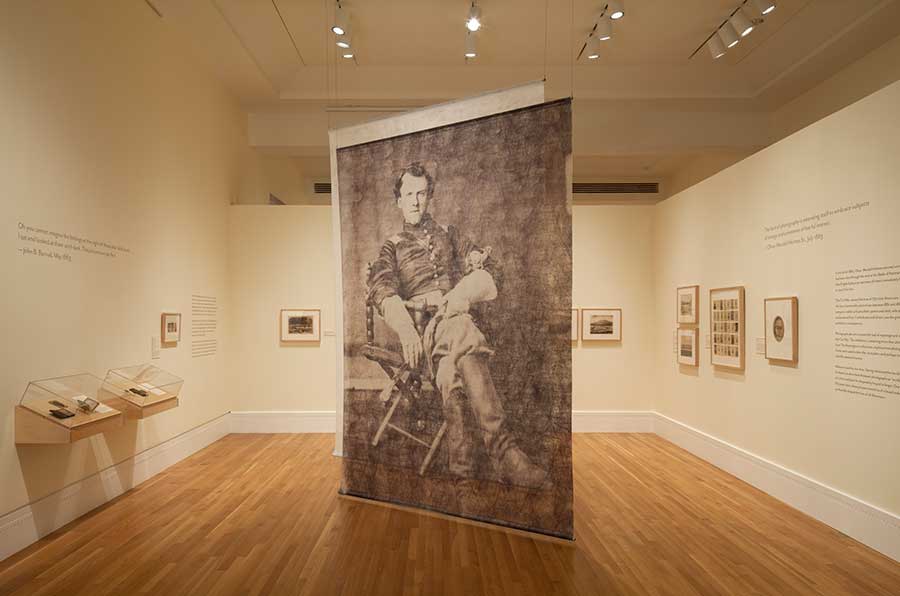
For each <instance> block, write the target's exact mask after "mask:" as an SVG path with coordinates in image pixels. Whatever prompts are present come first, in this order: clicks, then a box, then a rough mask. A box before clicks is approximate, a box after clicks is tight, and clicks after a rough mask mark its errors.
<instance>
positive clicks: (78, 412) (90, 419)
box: [19, 373, 121, 429]
mask: <svg viewBox="0 0 900 596" xmlns="http://www.w3.org/2000/svg"><path fill="white" fill-rule="evenodd" d="M115 397H116V395H115V393H111V392H110V390H109V387H108V386H107V384H106V383H105V382H104V381H103V380H102V379H99V378H97V377H95V376H94V375H91V374H87V373H82V374H77V375H70V376H66V377H56V378H53V379H43V380H40V381H32V382H30V383H29V384H28V387H27V388H26V389H25V393H24V394H23V395H22V399H21V401H20V402H19V405H20V406H22V407H24V408H26V409H28V410H30V411H32V412H34V413H35V414H38V415H40V416H43V417H44V418H47V419H49V420H52V421H53V422H56V423H58V424H60V425H62V426H64V427H66V428H69V429H74V428H78V427H80V426H83V425H86V424H91V423H94V422H98V421H100V420H104V419H106V418H112V417H115V416H120V415H121V412H119V411H118V410H116V409H114V408H111V407H110V406H108V405H107V404H106V403H104V402H106V401H109V400H110V399H114V398H115Z"/></svg>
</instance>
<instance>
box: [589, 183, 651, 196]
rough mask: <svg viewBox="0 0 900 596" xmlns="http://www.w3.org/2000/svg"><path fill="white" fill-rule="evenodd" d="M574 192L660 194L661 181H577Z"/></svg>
mask: <svg viewBox="0 0 900 596" xmlns="http://www.w3.org/2000/svg"><path fill="white" fill-rule="evenodd" d="M572 192H573V193H574V194H576V195H582V194H595V195H601V194H602V195H608V194H658V193H659V182H576V183H574V184H573V185H572Z"/></svg>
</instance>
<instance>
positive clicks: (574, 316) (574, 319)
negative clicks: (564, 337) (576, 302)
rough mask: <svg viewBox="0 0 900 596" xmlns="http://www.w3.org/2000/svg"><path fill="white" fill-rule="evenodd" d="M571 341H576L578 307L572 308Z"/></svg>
mask: <svg viewBox="0 0 900 596" xmlns="http://www.w3.org/2000/svg"><path fill="white" fill-rule="evenodd" d="M572 341H578V309H577V308H573V309H572Z"/></svg>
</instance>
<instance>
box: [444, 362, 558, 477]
mask: <svg viewBox="0 0 900 596" xmlns="http://www.w3.org/2000/svg"><path fill="white" fill-rule="evenodd" d="M458 366H459V370H460V373H461V375H462V377H463V383H464V384H465V387H466V391H467V392H468V396H469V404H470V405H471V407H472V413H473V414H474V415H475V418H476V420H477V421H478V426H479V427H480V429H481V433H482V438H483V439H484V444H485V447H487V450H488V453H490V455H491V457H492V459H493V460H494V464H495V466H496V468H497V471H498V472H499V473H500V477H501V478H502V479H503V480H505V481H506V482H508V483H510V484H515V485H517V486H523V487H527V488H537V487H539V486H541V485H542V484H543V483H544V481H545V480H546V478H547V472H546V471H544V470H542V469H540V468H539V467H537V466H535V465H534V464H533V463H532V462H531V459H529V457H528V456H527V455H525V452H523V451H522V450H521V449H519V448H518V447H517V446H516V442H515V439H513V437H512V435H511V434H510V433H509V432H508V431H507V430H506V429H505V428H504V426H505V425H504V418H505V415H504V412H503V406H502V405H501V404H500V398H499V397H498V395H497V390H496V388H495V387H494V381H493V379H492V378H491V374H490V371H489V370H488V366H487V358H486V357H485V356H484V355H483V354H470V355H468V356H464V357H462V358H460V359H459V365H458Z"/></svg>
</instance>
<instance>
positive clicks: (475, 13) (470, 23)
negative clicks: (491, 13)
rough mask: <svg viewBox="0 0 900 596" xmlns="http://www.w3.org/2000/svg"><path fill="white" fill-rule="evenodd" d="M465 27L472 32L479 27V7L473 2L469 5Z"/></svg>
mask: <svg viewBox="0 0 900 596" xmlns="http://www.w3.org/2000/svg"><path fill="white" fill-rule="evenodd" d="M466 29H468V30H469V31H473V32H474V31H478V30H479V29H481V9H480V8H478V7H477V6H475V3H474V2H472V6H470V7H469V16H467V17H466Z"/></svg>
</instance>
